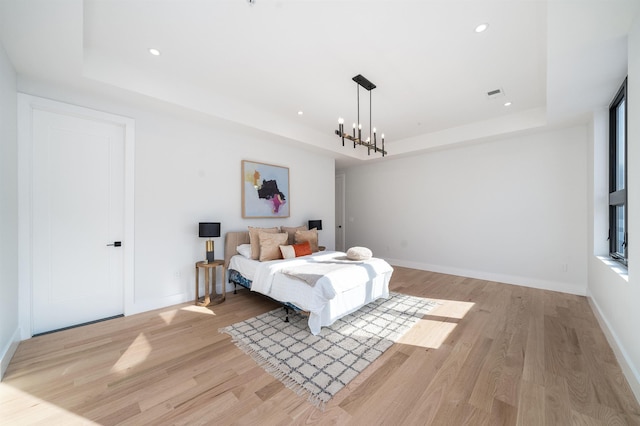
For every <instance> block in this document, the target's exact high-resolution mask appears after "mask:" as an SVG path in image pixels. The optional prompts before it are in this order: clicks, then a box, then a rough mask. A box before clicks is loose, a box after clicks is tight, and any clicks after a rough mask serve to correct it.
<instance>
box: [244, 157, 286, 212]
mask: <svg viewBox="0 0 640 426" xmlns="http://www.w3.org/2000/svg"><path fill="white" fill-rule="evenodd" d="M290 206H291V199H290V197H289V168H288V167H282V166H276V165H273V164H266V163H259V162H256V161H249V160H242V217H243V218H245V219H254V218H284V217H289V215H290Z"/></svg>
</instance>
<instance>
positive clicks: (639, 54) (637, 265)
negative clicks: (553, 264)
mask: <svg viewBox="0 0 640 426" xmlns="http://www.w3.org/2000/svg"><path fill="white" fill-rule="evenodd" d="M628 52H629V53H628V60H629V69H628V86H627V88H628V93H627V95H628V99H629V102H628V106H627V108H628V110H627V114H628V115H627V124H628V129H627V130H628V134H627V137H628V139H627V173H628V176H627V182H628V192H627V202H628V203H629V205H628V210H629V229H628V233H629V234H628V235H629V241H630V244H629V269H628V277H627V279H625V278H624V277H623V276H621V275H620V274H618V273H617V272H615V271H614V270H613V269H612V268H611V267H609V266H607V265H605V263H603V262H602V261H601V260H600V259H598V258H597V257H596V255H602V254H608V246H607V245H604V246H603V245H602V243H601V240H602V239H601V238H598V234H599V233H601V232H599V231H598V229H602V228H603V225H602V223H603V221H604V222H605V223H606V216H607V214H608V211H607V207H606V206H607V192H608V176H607V167H608V164H607V160H606V158H607V155H608V140H607V137H608V136H607V133H606V131H602V130H601V129H602V128H605V129H606V128H608V124H607V120H608V117H607V115H606V113H602V114H598V115H596V116H595V119H594V129H595V130H594V137H593V139H592V141H591V143H592V144H593V148H592V151H593V155H592V156H591V157H592V158H591V159H590V160H591V161H592V164H593V166H592V170H593V172H592V176H590V180H589V182H590V196H591V197H592V199H593V203H592V204H591V205H590V209H592V214H591V215H590V216H591V217H592V222H590V229H589V232H590V237H591V238H593V241H592V245H593V247H592V250H591V252H590V253H589V260H588V265H589V289H588V293H589V297H590V300H591V302H592V305H593V306H594V309H595V311H596V314H597V315H598V316H599V319H600V321H601V324H602V325H603V329H604V330H605V333H606V334H607V337H608V338H609V341H610V342H611V346H612V347H613V348H614V350H615V351H616V355H617V356H618V360H619V361H620V364H621V366H622V368H623V370H624V372H625V376H626V377H627V380H628V381H629V384H630V385H631V387H632V389H633V391H634V393H635V395H636V398H638V399H639V400H640V339H639V338H638V336H639V333H638V324H640V309H638V302H639V301H640V244H637V243H634V242H637V241H640V222H639V221H638V219H639V218H640V213H639V212H640V191H638V188H637V187H636V185H637V184H638V182H640V106H639V105H640V104H639V103H638V102H640V101H638V100H640V16H638V17H637V18H636V19H635V21H634V24H633V26H632V29H631V31H630V33H629V37H628ZM620 83H622V80H621V81H620ZM614 95H615V94H614V93H612V94H611V97H612V98H613V96H614ZM603 157H604V158H603ZM605 226H606V225H605ZM606 229H608V226H607V228H606Z"/></svg>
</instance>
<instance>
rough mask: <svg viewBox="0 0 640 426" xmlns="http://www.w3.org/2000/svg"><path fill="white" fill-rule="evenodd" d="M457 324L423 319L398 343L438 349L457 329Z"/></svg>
mask: <svg viewBox="0 0 640 426" xmlns="http://www.w3.org/2000/svg"><path fill="white" fill-rule="evenodd" d="M456 325H457V324H456V323H453V322H444V321H434V320H432V319H421V320H420V321H418V323H417V324H416V325H414V326H413V328H411V330H409V332H408V333H407V334H405V335H404V336H402V338H401V339H400V340H399V341H398V343H402V344H405V345H413V346H420V347H423V348H431V349H438V348H439V347H440V345H442V343H443V342H444V341H445V340H446V339H447V337H448V336H449V334H450V333H451V332H452V331H453V329H454V328H456Z"/></svg>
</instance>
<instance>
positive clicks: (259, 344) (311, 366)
mask: <svg viewBox="0 0 640 426" xmlns="http://www.w3.org/2000/svg"><path fill="white" fill-rule="evenodd" d="M436 304H437V303H436V302H434V301H431V300H428V299H423V298H419V297H413V296H407V295H404V294H399V293H391V294H390V297H389V299H378V300H377V301H375V302H373V303H370V304H368V305H367V306H364V307H363V308H361V309H360V310H358V311H356V312H354V313H352V314H350V315H347V316H345V317H343V318H342V319H340V320H338V321H336V322H335V323H334V324H333V325H331V326H329V327H323V328H322V331H321V332H320V334H319V335H317V336H314V335H313V334H311V332H310V331H309V326H308V324H307V317H306V316H304V315H301V314H295V315H289V321H290V322H284V320H283V319H284V310H283V309H282V308H280V309H275V310H273V311H271V312H267V313H265V314H262V315H258V316H257V317H254V318H250V319H248V320H246V321H242V322H239V323H236V324H233V325H230V326H228V327H225V328H223V329H220V332H223V333H227V334H229V335H231V338H232V340H233V341H234V342H235V343H236V345H237V346H238V347H239V348H240V349H242V350H243V351H244V352H245V353H247V354H249V355H250V356H251V357H252V358H253V359H254V360H255V361H256V362H257V363H258V364H259V365H260V366H262V367H263V368H264V369H265V370H266V371H268V372H269V373H270V374H272V375H273V376H274V377H276V378H277V379H278V380H280V381H281V382H282V383H283V384H284V385H285V386H287V387H288V388H290V389H292V390H293V391H294V392H296V393H297V394H298V395H304V394H307V395H308V399H309V401H310V402H311V403H312V404H314V405H315V406H317V407H319V408H324V405H325V404H326V403H327V402H328V401H329V400H330V399H331V398H332V397H333V396H334V395H335V394H336V393H337V392H338V391H339V390H340V389H342V388H343V387H344V386H345V385H346V384H347V383H349V382H350V381H351V380H353V379H354V378H355V377H356V376H357V375H358V374H359V373H360V372H362V371H363V370H364V369H365V368H366V367H367V366H368V365H369V364H371V363H372V362H373V361H374V360H375V359H376V358H378V357H379V356H380V355H382V354H383V353H384V351H386V350H387V349H388V348H389V347H390V346H391V345H392V344H393V343H394V342H396V341H398V340H399V339H400V337H402V335H404V334H405V333H406V332H407V331H408V330H409V329H410V328H411V327H413V325H414V324H416V323H417V322H418V321H419V320H420V319H421V318H422V317H423V316H424V315H425V314H426V313H427V312H429V311H430V310H431V309H433V308H434V307H435V306H436Z"/></svg>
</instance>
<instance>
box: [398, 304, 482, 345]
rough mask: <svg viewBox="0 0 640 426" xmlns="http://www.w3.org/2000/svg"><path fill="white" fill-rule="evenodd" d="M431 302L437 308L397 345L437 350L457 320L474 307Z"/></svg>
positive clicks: (471, 305) (454, 326)
mask: <svg viewBox="0 0 640 426" xmlns="http://www.w3.org/2000/svg"><path fill="white" fill-rule="evenodd" d="M432 300H435V301H436V302H438V306H436V307H435V308H434V309H432V310H431V311H430V312H429V314H427V315H426V316H425V318H422V319H421V320H420V321H418V323H417V324H416V325H414V326H413V328H412V329H411V330H409V332H408V333H407V334H405V335H404V336H402V338H401V339H400V340H399V341H398V343H402V344H405V345H413V346H420V347H423V348H431V349H438V348H439V347H440V346H441V345H442V344H443V343H444V342H445V341H446V340H447V338H448V337H449V335H450V334H451V332H452V331H453V330H454V329H455V328H456V326H457V323H458V322H460V321H459V320H461V319H462V318H464V317H465V316H466V315H467V313H468V312H469V310H470V309H471V308H472V307H473V305H475V303H472V302H461V301H457V300H439V299H432ZM439 318H442V319H439Z"/></svg>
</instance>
